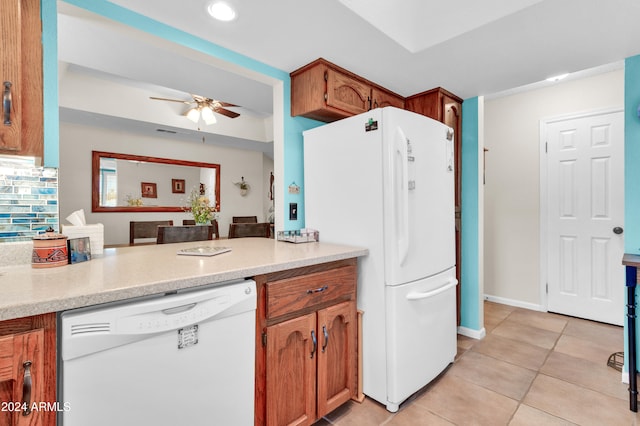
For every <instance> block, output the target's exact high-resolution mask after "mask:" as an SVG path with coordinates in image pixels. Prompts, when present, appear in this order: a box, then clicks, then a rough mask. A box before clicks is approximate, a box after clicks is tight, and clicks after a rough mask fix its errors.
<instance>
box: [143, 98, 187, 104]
mask: <svg viewBox="0 0 640 426" xmlns="http://www.w3.org/2000/svg"><path fill="white" fill-rule="evenodd" d="M149 99H153V100H156V101H169V102H180V103H181V104H187V105H189V104H192V103H193V101H181V100H178V99H167V98H156V97H155V96H149Z"/></svg>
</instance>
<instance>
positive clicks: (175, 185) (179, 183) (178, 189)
mask: <svg viewBox="0 0 640 426" xmlns="http://www.w3.org/2000/svg"><path fill="white" fill-rule="evenodd" d="M171 192H173V193H174V194H184V179H171Z"/></svg>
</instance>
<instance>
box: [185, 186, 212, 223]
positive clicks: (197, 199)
mask: <svg viewBox="0 0 640 426" xmlns="http://www.w3.org/2000/svg"><path fill="white" fill-rule="evenodd" d="M209 203H210V201H209V197H207V196H206V195H203V194H201V193H200V191H198V190H197V189H196V188H193V189H192V190H191V193H190V194H189V205H188V206H187V207H186V208H185V210H186V211H191V214H192V215H193V219H194V220H195V221H196V223H207V222H209V221H211V220H213V219H216V217H217V215H216V208H215V207H214V206H211V205H209Z"/></svg>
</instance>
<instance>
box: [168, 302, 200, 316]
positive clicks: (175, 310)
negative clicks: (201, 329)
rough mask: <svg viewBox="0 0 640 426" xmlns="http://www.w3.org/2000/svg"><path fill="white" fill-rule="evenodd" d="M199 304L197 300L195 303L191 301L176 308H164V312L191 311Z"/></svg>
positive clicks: (170, 313)
mask: <svg viewBox="0 0 640 426" xmlns="http://www.w3.org/2000/svg"><path fill="white" fill-rule="evenodd" d="M197 304H198V303H197V302H194V303H189V304H188V305H182V306H176V307H175V308H167V309H163V310H162V313H163V314H165V315H174V314H179V313H182V312H186V311H190V310H191V309H193V308H195V307H196V305H197Z"/></svg>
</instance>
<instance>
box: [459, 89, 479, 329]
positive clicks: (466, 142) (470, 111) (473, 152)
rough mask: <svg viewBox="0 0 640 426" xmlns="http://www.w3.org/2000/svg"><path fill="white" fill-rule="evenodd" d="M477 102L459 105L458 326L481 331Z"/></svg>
mask: <svg viewBox="0 0 640 426" xmlns="http://www.w3.org/2000/svg"><path fill="white" fill-rule="evenodd" d="M479 112H480V111H479V102H478V98H477V97H476V98H471V99H465V100H464V102H463V103H462V206H461V207H462V218H461V219H462V235H461V240H462V243H461V244H462V247H461V250H462V253H461V255H462V269H461V272H460V279H461V281H462V289H461V294H460V303H461V309H460V311H461V314H460V325H461V326H462V327H466V328H469V329H471V330H476V331H480V330H481V329H482V328H483V326H484V324H483V318H482V317H481V310H480V301H481V300H482V299H481V298H480V296H481V295H480V279H479V264H478V262H479V256H480V242H479V235H480V233H479V230H480V228H479V227H480V223H479V216H478V212H479V199H478V176H479V175H478V172H479V170H478V143H479V131H478V129H479V122H478V114H479Z"/></svg>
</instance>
